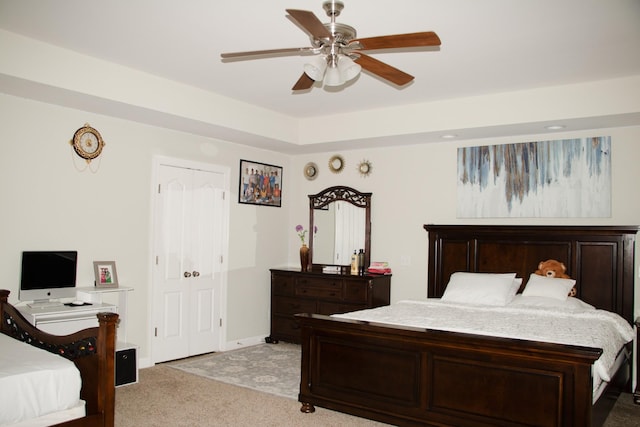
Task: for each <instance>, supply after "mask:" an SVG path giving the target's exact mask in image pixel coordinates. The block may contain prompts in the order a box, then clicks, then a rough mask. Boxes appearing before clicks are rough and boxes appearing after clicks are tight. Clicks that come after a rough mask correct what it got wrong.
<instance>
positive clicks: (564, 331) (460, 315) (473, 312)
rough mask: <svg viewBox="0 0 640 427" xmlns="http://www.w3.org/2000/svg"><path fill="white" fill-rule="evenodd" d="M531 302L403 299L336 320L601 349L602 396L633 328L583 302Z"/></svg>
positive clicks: (597, 375) (597, 370) (597, 372)
mask: <svg viewBox="0 0 640 427" xmlns="http://www.w3.org/2000/svg"><path fill="white" fill-rule="evenodd" d="M526 298H531V297H522V296H520V295H518V296H517V297H516V298H515V299H514V301H513V302H512V303H511V304H508V305H506V306H488V305H472V304H461V303H449V302H445V301H441V300H439V299H435V298H434V299H428V300H426V301H400V302H398V303H397V304H394V305H390V306H384V307H378V308H373V309H368V310H361V311H355V312H351V313H344V314H335V315H333V317H339V318H344V319H354V320H366V321H370V322H377V323H386V324H392V325H404V326H413V327H419V328H429V329H437V330H446V331H452V332H462V333H470V334H478V335H491V336H498V337H504V338H517V339H526V340H533V341H545V342H553V343H558V344H571V345H579V346H586V347H595V348H601V349H602V350H603V353H602V356H600V358H599V359H598V360H597V361H596V362H595V363H594V366H593V376H594V381H593V383H594V398H597V396H596V391H595V389H596V388H597V387H598V386H599V385H600V382H601V381H610V380H611V376H612V375H613V373H615V368H616V367H617V364H616V358H617V357H618V354H619V353H620V350H621V348H622V347H623V346H624V345H625V344H626V343H628V342H630V341H631V340H633V336H634V334H633V328H632V327H631V326H630V325H629V323H628V322H627V321H626V320H624V319H623V318H622V317H620V316H618V315H617V314H615V313H611V312H608V311H604V310H595V309H593V307H590V306H587V305H586V304H584V303H581V304H578V303H576V304H571V305H568V304H567V305H563V306H560V305H558V306H542V305H527V304H525V303H523V299H524V301H527V300H526ZM570 300H572V301H573V302H576V301H575V299H570ZM532 301H533V300H532ZM578 301H579V300H578Z"/></svg>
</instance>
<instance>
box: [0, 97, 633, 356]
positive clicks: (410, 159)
mask: <svg viewBox="0 0 640 427" xmlns="http://www.w3.org/2000/svg"><path fill="white" fill-rule="evenodd" d="M0 115H1V116H2V118H3V124H2V126H0V194H1V195H2V196H3V204H2V209H0V236H2V242H3V243H2V245H0V281H1V283H2V285H1V287H3V288H7V289H9V290H11V292H12V295H11V301H12V302H14V303H15V302H16V301H17V293H18V283H19V274H20V272H19V263H20V252H21V251H22V250H27V249H77V250H78V251H79V257H80V259H79V268H78V284H79V285H80V286H83V285H84V286H86V285H90V284H92V281H93V271H92V261H93V260H98V259H99V260H115V261H116V262H117V268H118V276H119V279H120V282H121V283H122V284H123V285H125V286H131V287H133V288H134V291H133V292H132V293H131V294H130V295H129V298H130V307H129V322H128V325H129V327H128V329H129V330H128V335H129V340H130V341H132V342H135V343H137V344H139V345H140V356H141V357H142V358H143V359H144V358H148V357H149V351H150V350H149V349H150V336H151V330H152V325H150V324H149V323H148V319H149V312H148V308H149V305H148V301H149V287H150V273H149V271H150V267H149V263H150V259H151V258H152V257H151V253H150V247H149V244H150V221H151V170H152V162H153V156H154V155H162V156H169V157H177V158H182V159H187V160H195V161H198V162H209V163H213V164H220V165H226V166H228V167H230V169H231V171H232V176H231V195H230V197H231V213H230V248H229V276H228V290H227V293H228V300H227V314H228V318H227V324H226V334H227V341H228V343H229V345H234V344H237V343H242V342H243V341H244V340H248V339H255V338H256V337H262V336H266V335H268V333H269V310H270V308H269V271H268V270H269V268H272V267H279V266H285V265H290V266H297V265H299V259H298V248H299V244H300V240H299V239H298V237H297V235H296V233H295V230H294V228H295V226H296V224H300V223H302V224H306V223H307V221H308V211H307V209H308V198H307V195H308V194H313V193H317V192H319V191H320V190H322V189H324V188H326V187H328V186H331V185H348V186H352V187H354V188H356V189H358V190H361V191H370V192H372V193H373V209H372V222H373V227H372V228H373V233H372V242H373V245H372V255H373V260H378V261H389V262H390V263H391V266H392V268H393V271H394V275H393V279H392V295H391V296H392V300H393V301H398V300H401V299H406V298H423V297H425V296H426V259H427V234H426V232H425V231H424V229H423V228H422V226H423V224H426V223H441V224H442V223H486V224H496V223H513V224H599V225H604V224H616V225H617V224H624V225H638V224H640V201H639V200H638V198H637V194H638V192H637V183H638V182H640V168H638V166H637V164H638V161H639V160H640V144H638V142H637V141H638V140H640V127H633V128H617V129H603V130H597V131H593V132H582V133H558V134H544V135H531V136H530V137H526V138H525V137H505V138H496V139H491V140H474V141H463V142H447V143H433V144H424V145H414V146H404V147H389V148H377V149H368V150H357V151H345V152H340V153H338V154H341V155H342V156H343V157H344V158H345V161H346V166H345V168H344V170H343V172H342V173H340V174H333V173H331V172H330V171H329V169H328V167H327V163H328V160H329V157H330V156H331V155H333V154H337V153H334V152H327V153H320V154H312V155H299V156H295V157H293V158H291V157H288V156H285V155H283V154H279V153H276V152H271V151H266V150H258V149H255V148H250V147H246V146H243V145H237V144H231V143H227V142H223V141H218V140H213V139H208V138H204V137H200V136H194V135H191V134H186V133H180V132H176V131H171V130H167V129H163V128H159V127H153V126H147V125H142V124H139V123H135V122H131V121H126V120H122V119H116V118H113V117H107V116H101V115H96V114H92V113H87V112H84V111H80V110H74V109H69V108H64V107H58V106H54V105H50V104H45V103H40V102H35V101H30V100H26V99H23V98H18V97H13V96H9V95H0ZM85 122H89V123H90V124H91V125H92V126H94V127H96V128H97V129H98V130H99V131H100V132H101V133H102V136H103V137H104V139H105V141H106V146H105V149H104V153H103V155H102V156H101V160H98V161H97V162H95V166H99V169H98V171H97V172H96V173H92V172H91V171H89V170H86V171H84V172H79V171H78V170H77V169H76V168H78V167H82V166H83V164H82V161H80V159H79V158H78V157H77V156H75V155H74V154H73V153H72V149H71V147H70V145H69V140H70V139H71V137H72V135H73V133H74V131H75V130H76V129H78V128H79V127H81V126H82V125H83V124H84V123H85ZM592 135H611V136H612V161H613V165H612V166H613V167H612V169H613V195H612V196H613V215H612V217H611V218H606V219H597V220H590V219H580V220H576V219H513V220H505V219H498V220H497V219H486V220H476V221H470V220H458V219H456V155H457V148H458V147H459V146H462V145H482V144H501V143H514V142H524V141H534V140H540V139H556V138H558V139H560V138H564V137H581V136H592ZM240 159H248V160H255V161H262V162H265V163H270V164H276V165H280V166H283V167H284V174H283V179H284V186H283V206H282V208H273V207H256V206H250V205H240V204H238V203H237V197H238V195H237V183H238V168H239V160H240ZM363 159H367V160H369V161H371V162H372V164H373V171H372V174H371V175H370V176H369V177H366V178H363V177H361V176H360V175H359V173H358V172H357V170H356V166H357V163H358V162H359V161H361V160H363ZM309 161H314V162H316V163H317V164H318V165H319V166H320V174H319V176H318V178H317V179H316V180H314V181H307V180H306V179H305V178H304V176H303V173H302V171H303V166H304V164H306V163H307V162H309ZM636 253H637V254H638V253H640V251H637V252H636ZM402 260H405V261H406V260H408V261H409V262H406V263H405V264H406V265H405V264H403V262H402ZM638 265H640V262H638V261H636V266H638ZM636 268H638V267H636ZM639 283H640V281H639ZM638 294H640V292H636V295H638ZM638 306H639V305H636V307H638ZM637 311H638V310H637ZM238 345H240V344H238Z"/></svg>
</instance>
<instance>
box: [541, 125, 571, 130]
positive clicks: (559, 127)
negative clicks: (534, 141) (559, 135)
mask: <svg viewBox="0 0 640 427" xmlns="http://www.w3.org/2000/svg"><path fill="white" fill-rule="evenodd" d="M565 127H566V126H565V125H549V126H545V127H544V128H545V129H547V130H560V129H564V128H565Z"/></svg>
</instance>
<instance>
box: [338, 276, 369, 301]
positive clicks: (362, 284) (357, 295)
mask: <svg viewBox="0 0 640 427" xmlns="http://www.w3.org/2000/svg"><path fill="white" fill-rule="evenodd" d="M370 287H371V283H370V282H369V281H368V280H349V279H345V281H344V300H345V301H349V302H353V303H361V304H365V303H366V302H367V301H368V299H369V298H368V297H369V289H370Z"/></svg>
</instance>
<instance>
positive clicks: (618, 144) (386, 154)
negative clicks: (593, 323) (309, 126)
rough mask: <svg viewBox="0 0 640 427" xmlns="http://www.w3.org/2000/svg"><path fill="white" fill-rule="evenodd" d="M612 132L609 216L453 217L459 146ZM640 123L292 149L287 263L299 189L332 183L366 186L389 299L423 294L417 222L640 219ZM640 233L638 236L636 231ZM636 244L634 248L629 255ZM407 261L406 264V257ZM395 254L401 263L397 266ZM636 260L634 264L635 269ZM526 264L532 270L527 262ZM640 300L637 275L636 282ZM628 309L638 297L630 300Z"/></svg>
mask: <svg viewBox="0 0 640 427" xmlns="http://www.w3.org/2000/svg"><path fill="white" fill-rule="evenodd" d="M600 135H611V136H612V149H611V151H612V153H611V154H612V170H613V172H612V175H613V176H612V181H613V185H612V186H613V189H612V199H613V200H612V203H613V206H612V216H611V218H598V219H590V218H580V219H576V218H519V219H515V218H514V219H509V218H507V219H505V218H489V219H481V220H470V219H457V218H456V203H457V200H456V188H457V176H456V168H457V164H456V159H457V149H458V147H461V146H475V145H493V144H508V143H518V142H528V141H539V140H549V139H563V138H573V137H587V136H600ZM638 141H640V127H627V128H617V129H600V130H595V131H589V132H586V131H585V132H580V133H576V132H573V133H557V134H549V133H545V134H544V135H531V136H528V137H521V136H518V137H504V138H494V139H485V140H473V141H464V142H445V143H434V144H425V145H414V146H408V147H390V148H379V149H370V150H357V151H346V152H340V153H334V152H331V153H324V154H314V155H304V156H298V157H296V158H295V159H294V161H293V164H292V167H293V172H292V173H293V174H294V178H295V179H294V182H293V185H292V187H293V191H294V199H295V200H296V202H295V204H292V206H291V222H290V224H289V246H290V251H291V256H290V262H291V263H295V262H296V260H297V258H296V254H297V252H296V251H297V248H298V247H299V246H300V245H299V243H300V242H299V240H298V239H297V238H296V236H295V233H294V231H293V228H294V227H295V224H298V223H304V224H306V223H308V207H307V205H308V202H307V200H308V199H307V195H308V194H315V193H318V192H319V191H321V190H322V189H324V188H326V187H329V186H332V185H347V186H351V187H354V188H355V189H357V190H360V191H364V192H372V193H373V198H372V249H371V255H372V261H388V262H389V263H390V264H391V268H392V269H393V278H392V281H391V282H392V283H391V299H392V302H393V301H398V300H402V299H407V298H424V297H426V295H427V283H426V280H427V265H426V262H427V237H428V236H427V233H426V231H425V230H424V229H423V225H424V224H428V223H434V224H531V225H545V224H557V225H563V224H566V225H587V224H588V225H640V197H639V196H638V194H639V193H638V183H640V167H639V166H638V164H639V163H640V143H638ZM333 154H341V155H342V156H343V157H344V159H345V163H346V166H345V168H344V170H343V172H342V173H340V174H334V173H332V172H330V171H329V169H328V161H329V158H330V157H331V156H332V155H333ZM363 159H367V160H369V161H370V162H371V163H372V164H373V171H372V173H371V175H369V176H368V177H366V178H364V177H361V176H360V174H359V172H358V171H357V169H356V167H357V165H358V163H359V162H360V161H361V160H363ZM310 161H313V162H315V163H317V164H318V166H319V169H320V174H319V176H318V178H317V179H315V180H314V181H307V180H306V179H305V178H304V177H303V174H302V172H303V167H304V165H305V164H306V163H307V162H310ZM638 239H639V240H640V236H638ZM639 255H640V251H638V250H637V251H636V256H637V257H638V256H639ZM407 260H410V262H409V263H407V262H406V261H407ZM403 261H405V264H407V265H403ZM639 266H640V262H638V259H637V260H636V271H639V272H640V268H639ZM531 267H532V272H533V270H535V266H531ZM636 288H637V291H636V301H640V298H639V297H640V280H639V281H638V284H637V285H636ZM636 313H640V304H638V303H636Z"/></svg>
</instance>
